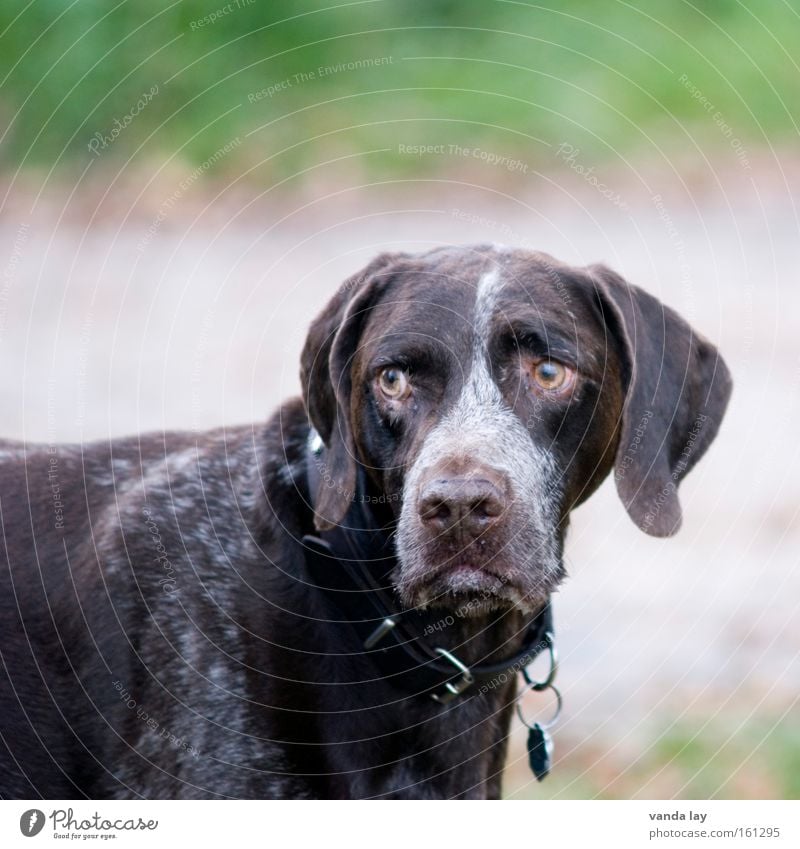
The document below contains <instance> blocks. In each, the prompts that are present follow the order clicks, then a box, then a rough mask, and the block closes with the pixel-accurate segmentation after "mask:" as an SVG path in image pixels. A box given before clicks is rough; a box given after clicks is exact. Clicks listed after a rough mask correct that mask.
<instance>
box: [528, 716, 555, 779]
mask: <svg viewBox="0 0 800 849" xmlns="http://www.w3.org/2000/svg"><path fill="white" fill-rule="evenodd" d="M552 758H553V738H552V737H551V736H550V734H549V733H548V731H547V729H546V728H544V727H542V726H541V725H540V724H539V723H538V722H536V723H534V724H533V725H532V726H530V728H529V729H528V763H530V765H531V771H532V772H533V774H534V775H535V776H536V780H537V781H541V780H542V779H543V778H546V776H547V774H548V773H549V772H550V764H551V763H552Z"/></svg>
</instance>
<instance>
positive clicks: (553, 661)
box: [522, 631, 560, 698]
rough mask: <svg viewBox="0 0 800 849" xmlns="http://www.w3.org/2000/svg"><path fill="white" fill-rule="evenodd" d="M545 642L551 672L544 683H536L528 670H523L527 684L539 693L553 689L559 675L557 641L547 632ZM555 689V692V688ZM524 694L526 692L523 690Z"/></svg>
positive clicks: (550, 632)
mask: <svg viewBox="0 0 800 849" xmlns="http://www.w3.org/2000/svg"><path fill="white" fill-rule="evenodd" d="M543 640H544V642H545V643H546V644H547V651H548V653H549V655H550V671H549V672H548V673H547V678H545V679H544V681H534V680H533V679H532V678H531V677H530V675H529V674H528V670H527V669H523V670H522V677H523V678H524V679H525V683H526V684H527V685H528V686H529V687H530V688H531V689H532V690H536V691H537V692H538V691H540V690H546V689H547V688H548V687H553V681H555V680H556V675H557V674H558V652H557V651H556V639H555V637H554V636H553V632H552V631H545V634H544V638H543ZM553 689H554V690H555V687H553ZM523 692H525V691H524V690H523ZM559 698H560V696H559Z"/></svg>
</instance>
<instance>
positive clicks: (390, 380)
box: [378, 366, 411, 401]
mask: <svg viewBox="0 0 800 849" xmlns="http://www.w3.org/2000/svg"><path fill="white" fill-rule="evenodd" d="M378 387H379V388H380V390H381V392H382V393H383V394H384V396H385V397H386V398H388V399H389V400H390V401H404V400H405V399H406V398H408V396H409V394H410V393H411V381H410V380H409V379H408V375H407V374H406V373H405V372H404V371H403V369H401V368H398V367H397V366H387V367H386V368H384V369H381V371H380V373H379V374H378Z"/></svg>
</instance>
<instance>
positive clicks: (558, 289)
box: [301, 246, 731, 610]
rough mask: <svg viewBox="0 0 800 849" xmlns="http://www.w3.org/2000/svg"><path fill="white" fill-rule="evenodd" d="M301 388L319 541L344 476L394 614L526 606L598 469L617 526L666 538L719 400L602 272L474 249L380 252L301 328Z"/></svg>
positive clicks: (663, 332) (688, 354)
mask: <svg viewBox="0 0 800 849" xmlns="http://www.w3.org/2000/svg"><path fill="white" fill-rule="evenodd" d="M301 379H302V385H303V392H304V399H305V403H306V408H307V410H308V414H309V418H310V420H311V423H312V424H313V426H314V427H315V428H316V430H317V432H318V433H319V435H320V436H321V438H322V440H323V442H324V444H325V449H326V450H325V452H324V456H323V458H322V463H323V466H324V468H323V469H321V480H320V486H319V490H318V492H316V493H313V494H312V496H313V499H314V508H315V512H316V524H317V527H318V528H320V529H325V528H329V527H331V526H332V525H334V524H336V523H339V522H341V521H342V520H343V518H344V516H345V513H346V512H347V510H348V508H349V506H350V504H351V502H352V500H353V498H354V496H355V493H356V481H357V477H358V474H357V473H358V467H359V466H361V467H362V468H363V469H364V472H365V475H366V478H367V480H368V481H369V486H370V490H371V491H372V492H375V493H380V495H381V498H380V499H379V500H380V502H381V503H384V502H385V504H387V505H389V509H390V510H391V512H392V515H391V517H390V518H391V521H392V522H393V523H396V542H397V555H398V563H399V565H398V569H397V574H396V576H395V579H396V584H397V589H398V591H399V593H400V594H401V596H402V598H403V601H404V602H405V603H406V604H409V605H427V604H441V605H448V606H453V605H461V606H462V607H463V604H464V602H468V601H471V602H472V604H471V606H469V605H468V607H470V609H472V610H479V609H486V607H487V606H489V607H491V606H498V605H517V606H519V607H522V608H525V609H534V608H536V607H538V606H539V605H540V604H541V602H542V601H543V599H544V598H546V596H547V595H548V594H549V593H550V592H551V591H552V590H553V589H554V588H555V586H556V585H557V584H558V582H559V581H560V579H561V578H562V576H563V567H562V558H561V554H562V543H563V535H564V531H565V528H566V524H567V521H568V515H569V511H570V510H571V509H572V508H573V507H574V506H575V505H577V504H579V503H580V502H581V501H583V500H584V499H586V498H587V497H588V496H589V495H590V494H591V493H592V492H593V491H594V490H595V489H596V488H597V487H598V486H599V484H600V482H601V481H602V480H603V478H604V477H605V476H606V475H607V474H608V473H609V472H610V471H611V469H612V468H613V469H614V473H615V478H616V484H617V490H618V492H619V494H620V497H621V498H622V501H623V503H624V504H625V507H626V508H627V510H628V513H629V514H630V516H631V518H632V519H633V520H634V522H636V524H637V525H638V526H639V527H640V528H641V529H642V530H643V531H646V532H647V533H649V534H653V535H655V536H668V535H670V534H673V533H675V531H676V530H677V529H678V527H679V525H680V522H681V508H680V504H679V502H678V496H677V486H678V483H679V482H680V480H681V479H682V478H683V476H684V475H685V474H686V473H687V472H688V471H689V470H690V469H691V468H692V466H693V465H694V464H695V463H696V462H697V460H698V459H699V458H700V457H701V456H702V455H703V453H704V452H705V451H706V449H707V448H708V446H709V444H710V443H711V441H712V439H713V438H714V436H715V434H716V432H717V429H718V427H719V424H720V421H721V419H722V416H723V413H724V411H725V407H726V405H727V402H728V397H729V395H730V390H731V382H730V376H729V373H728V370H727V368H726V366H725V364H724V362H723V361H722V359H721V358H720V356H719V354H718V352H717V350H716V348H714V346H713V345H711V344H710V343H709V342H708V341H706V340H705V339H704V338H703V337H702V336H700V335H698V334H697V333H695V332H693V331H692V329H691V328H690V327H689V326H688V325H687V324H686V322H684V321H683V320H682V319H681V318H680V317H679V316H678V315H677V314H676V313H674V312H673V311H672V310H671V309H669V308H667V307H665V306H663V305H662V304H661V303H660V302H659V301H657V300H656V299H655V298H653V297H652V296H650V295H648V294H647V293H646V292H643V291H642V290H641V289H638V288H636V287H634V286H631V285H629V284H628V283H626V282H625V281H624V280H623V279H622V278H620V277H619V276H617V275H616V274H614V273H613V272H612V271H610V270H608V269H607V268H605V267H603V266H590V267H588V268H571V267H569V266H566V265H563V264H561V263H559V262H557V261H556V260H554V259H553V258H552V257H549V256H547V255H544V254H540V253H532V252H529V251H523V250H512V249H501V248H494V247H487V246H478V247H469V248H468V247H453V248H443V249H437V250H433V251H430V252H428V253H424V254H421V255H410V254H385V255H382V256H380V257H378V258H377V259H376V260H374V261H373V262H372V263H371V264H370V265H368V266H367V267H366V268H365V269H364V270H363V271H361V272H360V273H359V274H357V275H355V276H354V277H352V278H350V279H349V280H348V281H346V282H345V284H344V285H343V286H342V287H341V288H340V290H339V291H338V293H337V294H336V296H335V297H334V298H333V300H332V301H331V302H330V303H329V304H328V306H327V307H326V309H325V310H324V311H323V313H322V315H321V316H320V317H319V318H317V320H316V321H315V322H314V323H313V325H312V327H311V331H310V333H309V337H308V341H307V342H306V346H305V349H304V351H303V357H302V368H301ZM362 497H363V495H362Z"/></svg>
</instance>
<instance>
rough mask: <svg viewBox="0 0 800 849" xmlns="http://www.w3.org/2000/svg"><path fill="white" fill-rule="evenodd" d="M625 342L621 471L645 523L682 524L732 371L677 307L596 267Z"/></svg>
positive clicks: (620, 488)
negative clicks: (684, 492) (688, 487)
mask: <svg viewBox="0 0 800 849" xmlns="http://www.w3.org/2000/svg"><path fill="white" fill-rule="evenodd" d="M588 271H589V273H590V276H591V278H592V281H593V283H594V284H595V286H596V291H597V293H598V296H599V301H600V307H601V310H602V311H603V318H604V320H605V322H606V326H607V327H608V328H609V330H610V332H611V335H612V337H614V338H616V339H617V340H619V344H618V348H619V352H620V359H621V363H622V369H623V375H622V378H623V385H624V387H625V390H626V396H625V405H624V408H623V414H622V426H621V429H620V439H619V447H618V449H617V454H616V460H615V466H614V477H615V481H616V485H617V492H618V493H619V496H620V498H621V499H622V502H623V504H624V505H625V507H626V509H627V511H628V514H629V515H630V517H631V518H632V519H633V521H634V522H635V523H636V524H637V525H638V527H639V528H640V529H641V530H643V531H645V533H648V534H651V535H652V536H657V537H664V536H671V535H672V534H674V533H675V532H676V531H677V530H678V528H679V527H680V524H681V518H682V516H681V506H680V503H679V501H678V484H679V483H680V481H681V480H682V478H683V477H684V475H686V474H687V472H689V470H690V469H691V468H692V467H693V466H694V464H695V463H696V462H697V461H698V460H699V459H700V458H701V457H702V456H703V454H704V453H705V452H706V449H707V448H708V446H709V445H710V444H711V442H712V441H713V439H714V437H715V436H716V434H717V431H718V429H719V426H720V423H721V421H722V417H723V415H724V414H725V408H726V407H727V405H728V399H729V398H730V394H731V387H732V384H731V376H730V372H729V371H728V368H727V366H726V365H725V363H724V361H723V360H722V357H721V356H720V354H719V352H718V351H717V349H716V348H715V347H714V346H713V345H712V344H711V343H710V342H709V341H708V340H706V339H705V338H704V337H702V336H701V335H699V334H698V333H696V332H695V331H693V330H692V328H691V327H690V326H689V325H688V324H687V323H686V322H685V321H684V320H683V319H682V318H681V317H680V316H679V315H678V314H677V313H675V312H674V311H673V310H671V309H670V308H669V307H666V306H664V304H662V303H661V302H660V301H659V300H657V299H656V298H654V297H652V296H651V295H648V294H647V293H646V292H644V291H642V290H641V289H639V288H637V287H636V286H631V285H630V284H629V283H627V282H626V281H625V280H623V279H622V278H621V277H620V276H619V275H618V274H615V273H614V272H613V271H611V270H610V269H608V268H606V267H605V266H602V265H594V266H590V267H589V269H588Z"/></svg>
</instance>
